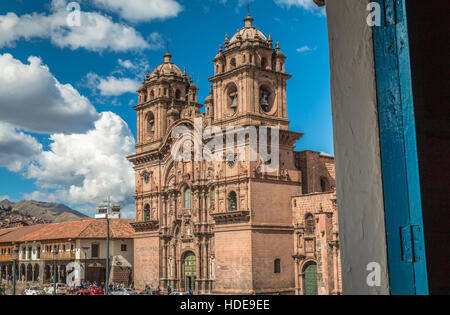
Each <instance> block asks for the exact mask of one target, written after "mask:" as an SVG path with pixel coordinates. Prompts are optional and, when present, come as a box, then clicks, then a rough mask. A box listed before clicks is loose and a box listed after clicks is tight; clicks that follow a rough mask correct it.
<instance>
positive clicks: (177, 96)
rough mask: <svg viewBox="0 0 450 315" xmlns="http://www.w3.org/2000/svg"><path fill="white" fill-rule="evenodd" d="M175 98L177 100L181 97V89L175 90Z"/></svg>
mask: <svg viewBox="0 0 450 315" xmlns="http://www.w3.org/2000/svg"><path fill="white" fill-rule="evenodd" d="M175 98H176V99H177V100H179V99H181V91H180V90H176V91H175Z"/></svg>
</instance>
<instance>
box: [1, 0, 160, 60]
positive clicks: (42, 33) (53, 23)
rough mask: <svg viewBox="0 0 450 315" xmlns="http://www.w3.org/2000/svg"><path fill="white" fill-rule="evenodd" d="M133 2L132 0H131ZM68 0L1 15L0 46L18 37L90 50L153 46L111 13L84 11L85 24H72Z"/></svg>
mask: <svg viewBox="0 0 450 315" xmlns="http://www.w3.org/2000/svg"><path fill="white" fill-rule="evenodd" d="M127 2H129V1H127ZM67 4H68V1H67V0H53V1H52V4H51V13H50V14H48V15H46V14H44V13H41V14H38V13H33V14H25V15H22V16H17V15H16V14H15V13H12V12H10V13H7V14H6V15H0V48H1V47H5V46H12V45H14V44H15V43H16V42H17V41H18V40H21V39H25V40H31V39H33V38H44V39H47V38H48V39H50V41H51V42H52V43H53V44H54V45H56V46H58V47H61V48H70V49H72V50H75V49H78V48H84V49H87V50H90V51H98V52H100V51H103V50H111V51H129V50H141V49H152V48H153V46H152V45H153V43H150V44H149V43H148V42H147V41H146V40H145V39H144V38H143V37H142V35H141V34H140V33H139V32H137V31H136V30H135V29H134V28H133V27H130V26H128V25H125V24H121V23H114V22H113V21H112V19H111V17H109V16H105V15H102V14H100V13H96V12H83V11H82V12H81V20H80V21H81V25H80V26H73V27H69V26H68V23H67V18H68V15H69V13H70V12H69V11H67V10H66V6H67Z"/></svg>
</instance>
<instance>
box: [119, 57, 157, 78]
mask: <svg viewBox="0 0 450 315" xmlns="http://www.w3.org/2000/svg"><path fill="white" fill-rule="evenodd" d="M117 63H118V65H119V69H118V70H116V71H114V72H113V73H123V72H124V69H125V70H126V71H128V72H130V73H131V74H134V75H136V76H142V75H143V74H144V73H145V71H146V70H147V69H148V68H149V64H148V60H147V59H145V58H142V59H135V60H129V59H126V60H122V59H120V58H119V60H118V61H117Z"/></svg>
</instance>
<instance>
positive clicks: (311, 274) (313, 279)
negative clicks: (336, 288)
mask: <svg viewBox="0 0 450 315" xmlns="http://www.w3.org/2000/svg"><path fill="white" fill-rule="evenodd" d="M304 274H305V295H317V294H318V290H317V265H316V264H315V263H309V264H308V265H307V266H306V268H305V272H304Z"/></svg>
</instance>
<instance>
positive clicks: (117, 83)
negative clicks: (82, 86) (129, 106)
mask: <svg viewBox="0 0 450 315" xmlns="http://www.w3.org/2000/svg"><path fill="white" fill-rule="evenodd" d="M87 81H88V86H89V87H90V88H91V89H92V90H94V91H97V90H98V91H100V95H102V96H120V95H122V94H125V93H136V91H137V89H138V88H139V85H140V82H139V80H134V79H129V78H116V77H113V76H108V77H105V78H103V77H100V76H98V75H97V74H95V73H88V75H87Z"/></svg>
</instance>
